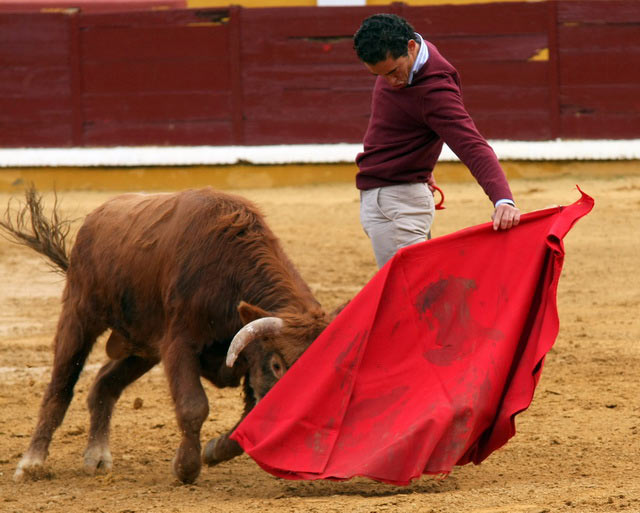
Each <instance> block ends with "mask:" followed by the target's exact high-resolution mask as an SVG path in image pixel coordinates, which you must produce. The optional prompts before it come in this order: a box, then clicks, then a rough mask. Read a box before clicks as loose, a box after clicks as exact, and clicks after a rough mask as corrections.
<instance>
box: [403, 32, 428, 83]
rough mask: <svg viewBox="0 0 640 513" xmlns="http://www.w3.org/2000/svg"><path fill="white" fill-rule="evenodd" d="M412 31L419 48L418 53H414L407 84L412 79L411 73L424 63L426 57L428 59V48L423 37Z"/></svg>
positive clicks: (415, 71)
mask: <svg viewBox="0 0 640 513" xmlns="http://www.w3.org/2000/svg"><path fill="white" fill-rule="evenodd" d="M414 33H415V35H416V36H417V39H418V43H420V50H418V55H416V60H415V62H414V63H413V67H412V68H411V73H409V82H408V85H411V82H412V81H413V75H414V74H415V73H417V72H418V71H419V70H420V68H422V66H424V63H425V62H427V59H429V49H428V48H427V45H426V43H425V42H424V39H422V36H421V35H420V34H418V33H417V32H414Z"/></svg>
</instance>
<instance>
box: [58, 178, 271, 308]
mask: <svg viewBox="0 0 640 513" xmlns="http://www.w3.org/2000/svg"><path fill="white" fill-rule="evenodd" d="M256 223H257V224H258V225H261V223H262V221H261V216H260V214H259V213H258V212H257V210H256V209H255V207H253V205H251V204H250V203H249V202H247V201H246V200H244V199H242V198H239V197H236V196H232V195H227V194H224V193H220V192H218V191H214V190H213V189H210V188H207V189H198V190H188V191H182V192H178V193H171V194H124V195H121V196H117V197H115V198H113V199H111V200H109V201H107V202H106V203H104V204H103V205H102V206H100V207H98V208H97V209H96V210H94V211H93V212H91V213H90V214H89V215H88V216H87V218H86V219H85V222H84V224H83V225H82V227H81V229H80V230H79V231H78V235H77V238H76V242H75V244H74V247H73V250H72V253H71V259H70V267H69V271H68V273H67V276H68V280H69V285H70V286H71V287H76V288H78V289H83V290H85V291H86V292H87V293H90V294H92V295H93V296H94V301H98V302H102V303H104V304H103V305H102V306H103V307H104V308H110V309H113V305H124V307H123V308H124V309H126V308H125V307H126V306H127V305H128V304H131V305H134V307H135V308H134V307H133V306H132V307H131V309H132V310H135V311H137V313H140V312H141V311H142V310H144V311H147V312H148V313H149V314H151V313H152V314H153V316H156V315H158V314H160V313H162V310H163V308H164V306H163V304H162V303H163V302H166V300H167V296H168V295H170V294H173V293H174V289H176V288H180V287H181V286H182V287H183V288H184V286H183V285H181V283H185V280H187V278H188V279H189V280H190V281H192V282H193V283H194V285H193V286H194V287H197V286H198V283H200V282H202V283H206V281H207V280H206V279H204V278H205V276H202V274H203V273H210V272H211V270H212V269H213V268H215V265H216V263H215V262H214V261H212V260H213V259H215V258H216V251H215V250H214V249H215V248H217V247H218V246H220V245H221V244H227V245H228V244H233V240H234V237H233V233H229V232H230V231H235V232H238V231H243V230H246V229H248V228H249V227H250V226H255V225H256ZM190 292H194V291H193V290H192V291H190ZM135 311H134V313H135ZM124 313H126V312H124ZM130 315H134V314H131V313H130ZM148 316H149V315H147V317H148ZM125 320H126V319H125ZM130 320H131V321H133V319H130Z"/></svg>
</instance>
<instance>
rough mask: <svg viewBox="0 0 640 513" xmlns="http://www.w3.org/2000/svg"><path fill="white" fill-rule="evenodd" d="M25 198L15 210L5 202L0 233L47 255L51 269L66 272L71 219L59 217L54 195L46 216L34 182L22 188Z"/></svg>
mask: <svg viewBox="0 0 640 513" xmlns="http://www.w3.org/2000/svg"><path fill="white" fill-rule="evenodd" d="M25 201H26V203H25V204H24V205H20V206H19V208H18V209H17V210H15V211H14V210H12V209H11V203H9V205H7V210H6V211H5V213H4V217H3V219H0V234H1V235H3V236H4V237H5V238H6V239H7V240H10V241H12V242H15V243H17V244H21V245H24V246H27V247H30V248H31V249H34V250H35V251H37V252H38V253H40V254H42V255H44V256H46V257H47V258H48V259H49V260H50V261H51V263H50V266H51V268H52V269H53V270H54V271H56V272H59V273H61V274H64V273H66V271H67V269H68V268H69V255H68V253H67V243H66V237H67V235H68V234H69V230H70V229H71V221H70V220H67V219H61V218H60V217H59V214H58V197H57V195H55V201H54V204H53V209H52V211H51V214H50V216H49V217H47V216H46V215H45V213H44V207H43V202H42V196H40V195H39V194H38V192H37V191H36V189H35V186H34V185H33V184H32V185H31V186H30V187H29V188H27V190H25Z"/></svg>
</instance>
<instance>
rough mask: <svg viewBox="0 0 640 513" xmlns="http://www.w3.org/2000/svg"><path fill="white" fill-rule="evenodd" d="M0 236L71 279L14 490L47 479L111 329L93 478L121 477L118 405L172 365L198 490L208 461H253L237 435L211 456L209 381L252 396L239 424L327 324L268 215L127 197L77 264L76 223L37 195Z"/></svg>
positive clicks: (91, 452) (83, 241)
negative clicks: (58, 440) (155, 371)
mask: <svg viewBox="0 0 640 513" xmlns="http://www.w3.org/2000/svg"><path fill="white" fill-rule="evenodd" d="M0 226H2V228H4V230H5V232H7V233H8V234H9V235H10V236H12V237H13V238H14V239H15V240H17V241H18V242H19V243H22V244H24V245H26V246H29V247H31V248H33V249H34V250H36V251H37V252H39V253H41V254H43V255H45V256H46V257H48V258H49V259H50V260H51V262H52V263H53V265H54V267H57V268H58V269H59V270H61V271H62V272H63V273H64V274H66V281H65V287H64V292H63V296H62V308H61V313H60V317H59V320H58V325H57V330H56V334H55V338H54V343H53V350H54V359H53V368H52V373H51V380H50V382H49V384H48V387H47V389H46V392H45V394H44V396H43V399H42V403H41V406H40V411H39V417H38V421H37V424H36V427H35V430H34V432H33V435H32V437H31V441H30V444H29V447H28V449H27V450H26V452H25V453H24V454H23V456H22V458H21V460H20V462H19V463H18V466H17V469H16V471H15V474H14V479H15V480H16V481H20V480H22V479H24V478H25V476H27V475H31V476H35V475H37V474H38V472H39V471H41V469H42V467H43V464H44V461H45V459H46V457H47V455H48V448H49V445H50V442H51V439H52V436H53V433H54V431H55V430H56V429H57V428H58V426H59V425H60V424H61V423H62V421H63V418H64V415H65V413H66V410H67V408H68V406H69V403H70V401H71V399H72V397H73V389H74V385H75V384H76V381H77V380H78V377H79V375H80V372H81V370H82V368H83V365H84V363H85V361H86V358H87V356H88V355H89V353H90V351H91V349H92V347H93V345H94V344H95V342H96V339H97V337H98V336H99V335H101V334H102V333H103V332H106V331H107V330H111V332H110V335H109V337H108V340H107V343H106V352H107V355H108V356H109V357H110V360H109V361H108V363H106V364H105V365H104V366H102V367H101V369H100V370H99V372H98V374H97V376H96V378H95V381H94V382H93V384H92V386H91V389H90V392H89V395H88V400H87V402H88V409H89V412H90V428H89V433H88V443H87V447H86V450H85V452H84V468H85V470H86V471H87V472H89V473H95V472H96V471H97V470H98V469H104V470H110V469H111V467H112V456H111V452H110V449H109V426H110V419H111V415H112V412H113V409H114V406H115V404H116V401H117V400H118V398H119V396H120V394H121V393H122V391H123V390H124V389H125V388H126V387H127V386H128V385H130V384H131V383H133V382H134V381H135V380H137V379H138V378H140V377H141V376H142V375H144V374H145V373H146V372H148V371H149V370H150V369H151V368H153V367H154V366H155V365H156V364H158V363H159V362H160V361H162V362H163V365H164V369H165V373H166V378H167V380H168V383H169V388H170V391H171V396H172V399H173V402H174V405H175V415H176V418H177V424H178V427H179V430H180V433H181V435H182V438H181V441H180V445H179V446H178V448H177V451H176V454H175V457H174V458H173V461H172V468H173V472H174V474H175V475H176V477H177V478H178V479H179V480H180V481H182V482H184V483H192V482H194V481H195V480H196V478H197V477H198V475H199V473H200V470H201V466H202V462H203V461H204V462H205V463H206V464H208V465H215V464H217V463H220V462H222V461H225V460H229V459H231V458H233V457H235V456H237V455H239V454H241V453H242V452H243V451H242V448H241V447H240V446H239V445H238V444H237V443H236V442H235V441H233V440H231V439H229V435H230V434H231V432H232V431H233V429H231V430H230V431H229V432H228V433H226V434H224V435H222V436H220V437H218V438H214V439H212V440H210V441H209V442H208V443H207V444H206V446H205V448H204V450H202V447H201V443H200V430H201V426H202V424H203V422H204V420H205V419H206V418H207V416H208V414H209V403H208V400H207V397H206V394H205V392H204V389H203V387H202V383H201V379H200V378H201V377H203V378H205V379H207V380H208V381H210V382H211V383H213V385H215V386H217V387H221V388H222V387H229V386H239V385H240V384H241V383H242V385H243V389H244V412H243V415H242V416H241V419H240V420H242V418H244V416H246V415H247V414H248V412H249V411H250V410H251V409H252V408H253V406H255V404H256V402H257V401H259V400H260V399H261V398H262V397H263V396H264V395H265V394H266V393H267V391H268V390H269V389H270V388H271V387H272V386H273V385H274V384H275V383H276V382H277V381H278V379H280V378H281V377H282V375H283V374H284V373H285V372H286V370H287V369H288V368H289V367H290V366H291V365H292V364H293V363H294V362H295V361H296V360H297V359H298V358H299V357H300V355H301V354H302V353H303V352H304V351H305V349H306V348H307V347H308V346H309V345H310V344H311V342H312V341H313V340H314V339H315V338H316V337H317V336H318V335H319V334H320V333H321V332H322V330H323V329H324V328H325V327H326V326H327V325H328V323H329V322H330V319H331V315H328V314H327V313H325V311H324V310H323V309H322V307H321V306H320V304H319V303H318V301H316V299H315V298H314V296H313V294H312V292H311V290H310V289H309V287H308V286H307V284H306V283H305V282H304V280H303V279H302V277H301V276H300V274H299V272H298V271H297V270H296V268H295V267H294V265H293V264H292V262H291V261H290V260H289V258H288V257H287V255H286V254H285V252H284V251H283V249H282V246H281V244H280V242H279V241H278V239H277V238H276V236H275V235H274V234H273V232H272V231H271V229H270V228H269V227H268V226H267V224H266V222H265V219H264V217H263V215H262V214H261V213H260V212H259V210H258V209H257V208H256V207H255V206H254V205H253V204H251V203H250V202H249V201H247V200H245V199H243V198H241V197H238V196H234V195H229V194H225V193H221V192H218V191H215V190H213V189H211V188H205V189H200V190H187V191H182V192H177V193H172V194H150V195H147V194H123V195H120V196H117V197H115V198H113V199H111V200H109V201H107V202H106V203H104V204H103V205H101V206H100V207H98V208H97V209H95V210H94V211H93V212H91V213H90V214H89V215H88V216H87V217H86V219H85V220H84V222H83V224H82V226H81V227H80V229H79V230H78V232H77V236H76V239H75V243H74V245H73V248H72V249H71V251H70V252H69V251H68V250H67V247H66V240H67V236H68V233H69V224H68V223H67V222H66V221H63V220H61V219H60V218H59V217H58V215H57V210H56V208H55V207H54V209H53V214H51V215H50V216H49V217H47V216H46V215H45V214H44V209H43V205H42V198H41V197H40V196H39V195H38V194H37V192H36V191H35V189H34V188H30V189H28V190H27V192H26V204H25V205H24V206H23V207H22V210H21V211H20V212H19V213H18V215H17V216H15V214H12V213H11V211H10V209H9V208H8V209H7V212H6V215H5V218H4V221H0ZM243 378H244V379H243ZM236 425H237V424H236Z"/></svg>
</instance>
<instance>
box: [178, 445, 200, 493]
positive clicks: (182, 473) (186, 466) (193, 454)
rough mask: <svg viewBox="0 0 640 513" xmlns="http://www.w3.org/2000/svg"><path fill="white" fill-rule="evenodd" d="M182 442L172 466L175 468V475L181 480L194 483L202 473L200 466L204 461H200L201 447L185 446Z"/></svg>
mask: <svg viewBox="0 0 640 513" xmlns="http://www.w3.org/2000/svg"><path fill="white" fill-rule="evenodd" d="M184 446H185V444H182V445H181V446H180V447H178V450H177V451H176V455H175V457H174V458H173V461H172V463H171V467H172V469H173V475H175V476H176V477H177V478H178V479H179V480H180V481H182V482H183V483H185V484H191V483H194V482H195V480H196V479H197V478H198V476H199V475H200V468H201V467H202V463H201V462H200V447H197V448H196V447H193V448H189V447H184Z"/></svg>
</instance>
